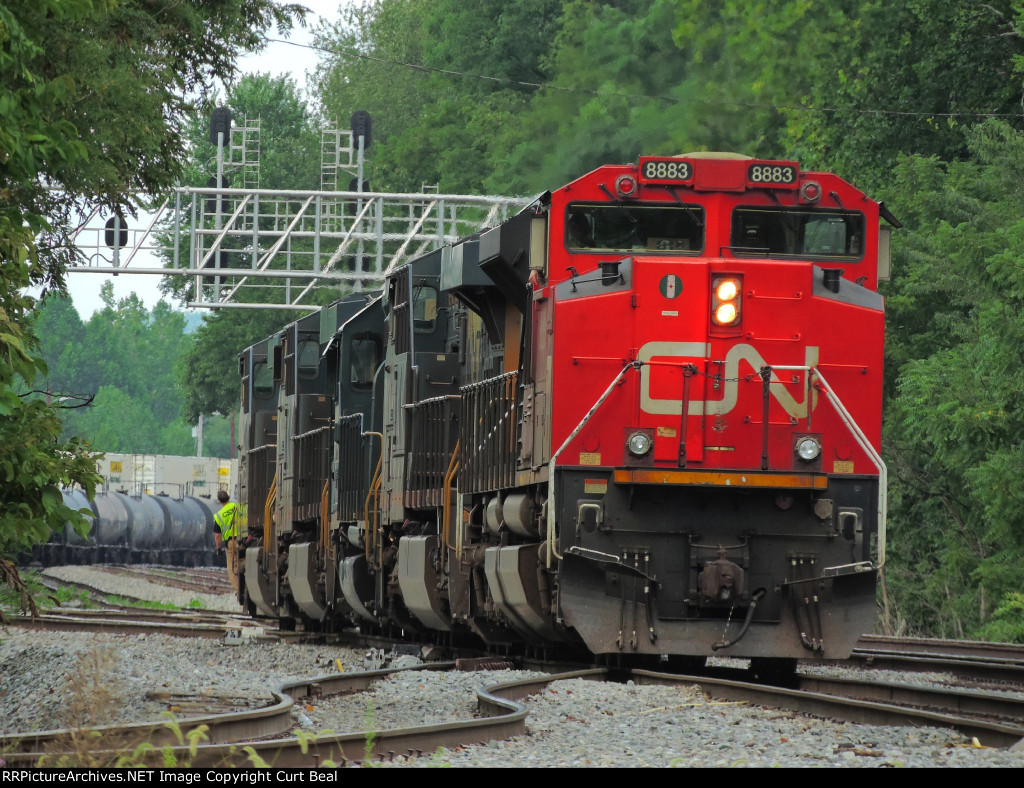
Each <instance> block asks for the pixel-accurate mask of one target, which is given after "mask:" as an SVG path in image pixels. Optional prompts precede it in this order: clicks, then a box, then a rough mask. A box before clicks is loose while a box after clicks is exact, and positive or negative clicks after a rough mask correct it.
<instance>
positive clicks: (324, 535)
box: [320, 479, 334, 559]
mask: <svg viewBox="0 0 1024 788" xmlns="http://www.w3.org/2000/svg"><path fill="white" fill-rule="evenodd" d="M330 489H331V480H330V479H325V480H324V489H323V491H322V492H321V493H320V546H321V547H322V548H323V549H324V553H325V554H326V555H327V557H328V558H331V559H333V558H334V551H333V550H332V549H331V523H330V517H331V511H330V509H331V496H330Z"/></svg>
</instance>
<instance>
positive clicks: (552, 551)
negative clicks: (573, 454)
mask: <svg viewBox="0 0 1024 788" xmlns="http://www.w3.org/2000/svg"><path fill="white" fill-rule="evenodd" d="M643 364H644V362H642V361H630V362H629V363H628V364H626V366H624V367H623V368H622V369H621V370H620V371H619V374H618V375H616V376H615V380H613V381H612V382H611V384H609V386H608V388H606V389H605V390H604V394H602V395H601V396H600V397H598V398H597V402H595V403H594V404H593V405H592V406H591V407H590V410H588V411H587V415H586V416H584V417H583V420H582V421H581V422H580V423H579V424H577V425H576V429H574V430H573V431H572V434H571V435H569V437H568V438H566V439H565V442H564V443H563V444H562V445H561V446H559V447H558V451H556V452H555V453H554V454H552V455H551V459H550V460H548V520H547V534H546V540H547V546H548V549H547V550H546V551H545V552H546V554H547V555H546V561H547V564H546V565H547V568H548V569H550V568H551V556H554V557H555V558H557V559H559V560H561V559H562V555H561V553H559V552H558V548H557V547H556V544H557V543H558V539H557V537H556V536H555V460H557V459H558V455H559V454H561V453H562V452H563V451H565V450H566V448H568V446H569V444H570V443H572V442H573V440H574V439H575V438H576V436H577V435H579V434H580V430H582V429H583V428H584V427H585V426H586V424H587V422H588V421H590V418H591V417H592V416H593V415H594V414H595V413H596V412H597V409H598V408H600V407H601V406H602V405H603V404H604V401H605V400H606V399H608V396H609V395H610V394H611V393H612V390H613V389H614V388H615V387H616V386H617V385H619V381H620V380H622V378H623V376H625V374H626V373H627V372H629V370H631V369H640V367H642V366H643Z"/></svg>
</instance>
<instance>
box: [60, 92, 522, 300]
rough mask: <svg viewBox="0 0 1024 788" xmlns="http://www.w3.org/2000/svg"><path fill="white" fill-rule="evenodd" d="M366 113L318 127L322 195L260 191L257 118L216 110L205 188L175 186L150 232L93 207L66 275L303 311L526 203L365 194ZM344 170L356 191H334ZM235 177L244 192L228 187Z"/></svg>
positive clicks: (427, 193)
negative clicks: (181, 286) (78, 262)
mask: <svg viewBox="0 0 1024 788" xmlns="http://www.w3.org/2000/svg"><path fill="white" fill-rule="evenodd" d="M370 126H371V121H370V117H369V114H368V113H366V112H364V111H359V112H356V113H354V114H353V116H352V131H348V130H338V129H329V130H324V131H323V132H322V133H321V177H320V188H321V190H320V191H288V190H275V189H261V188H259V182H260V179H259V154H260V122H259V119H258V118H257V119H253V118H246V119H244V121H243V122H242V123H241V124H239V125H234V124H233V122H232V119H231V113H230V111H228V110H227V109H226V108H224V107H218V108H217V109H215V110H214V111H213V114H212V117H211V123H210V142H211V143H212V144H213V145H214V146H216V150H217V155H216V162H215V164H216V174H215V175H213V176H211V177H210V179H209V182H208V183H207V185H206V186H205V187H200V188H196V187H182V188H178V189H176V190H175V191H174V192H173V194H172V196H170V197H169V198H167V199H166V200H165V201H164V202H163V204H162V205H161V206H160V207H159V209H158V210H157V211H156V212H155V214H151V215H149V216H148V217H147V218H148V222H147V225H146V226H145V227H138V228H136V227H130V226H128V225H127V223H126V222H125V221H124V220H123V219H122V218H121V217H119V216H111V217H110V218H109V219H107V220H106V222H105V223H104V221H103V218H102V217H100V216H99V215H98V209H97V210H94V211H93V213H92V214H91V215H90V216H89V217H87V218H86V220H85V222H83V224H82V226H81V227H80V228H79V230H78V231H77V233H76V234H75V242H76V245H77V246H78V248H79V249H81V250H82V251H83V252H84V253H85V256H86V258H87V261H88V262H87V264H86V265H85V266H80V267H77V268H73V269H71V271H72V272H79V273H80V272H93V273H101V274H113V275H115V276H116V275H119V274H124V273H131V274H150V275H159V276H177V277H184V278H185V279H186V280H187V279H191V282H186V284H187V285H188V289H189V292H190V293H191V300H189V301H188V302H187V304H186V305H187V306H188V307H193V308H195V307H205V308H241V309H307V310H310V311H312V310H315V309H318V308H319V306H318V305H316V304H312V303H310V302H311V301H312V300H313V299H312V298H311V294H312V293H313V291H314V289H323V288H324V287H325V286H326V287H330V288H333V289H334V290H335V291H336V293H337V295H341V294H342V291H343V290H348V289H356V290H360V289H363V288H366V287H370V288H372V287H374V286H377V285H379V284H380V283H381V282H382V281H383V278H384V276H385V275H386V274H387V273H388V272H389V271H390V270H391V269H393V268H395V267H396V266H399V265H401V264H402V263H404V262H406V261H408V260H411V259H413V258H415V257H418V256H419V255H421V254H424V253H426V252H429V251H431V250H433V249H436V248H438V247H440V246H443V245H444V244H446V243H451V242H453V241H457V240H458V239H460V238H464V237H466V236H467V235H471V234H473V233H475V232H478V231H480V230H484V229H486V228H488V227H493V226H494V225H495V224H497V223H499V222H502V221H504V220H505V219H507V218H508V217H509V216H511V215H512V214H514V213H516V212H517V211H519V210H520V209H522V208H524V207H526V206H527V205H528V204H530V203H531V202H532V201H533V200H532V199H529V198H522V197H486V196H474V195H465V194H437V193H431V192H430V190H429V189H428V188H426V187H425V188H424V189H423V191H422V192H421V193H407V194H392V193H387V192H371V191H369V189H368V186H369V184H368V182H367V181H366V180H364V178H363V172H364V151H365V148H366V147H367V146H368V145H369V144H370V142H369V141H370ZM345 175H354V176H355V177H353V178H352V180H351V181H350V183H349V188H350V189H351V191H339V190H338V188H337V187H338V184H339V181H340V180H341V178H342V177H343V176H345ZM232 177H234V179H235V180H236V181H239V182H240V183H241V184H242V188H231V187H230V185H229V184H230V180H229V178H232Z"/></svg>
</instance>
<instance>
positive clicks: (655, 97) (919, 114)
mask: <svg viewBox="0 0 1024 788" xmlns="http://www.w3.org/2000/svg"><path fill="white" fill-rule="evenodd" d="M267 43H270V44H287V45H289V46H293V47H299V48H300V49H311V50H314V51H317V52H323V53H325V54H328V55H338V56H346V57H354V58H358V59H360V60H371V61H374V62H377V63H384V64H387V65H392V66H401V67H403V68H409V69H413V70H415V71H423V72H428V73H433V74H444V75H447V76H454V77H465V78H467V79H479V80H482V81H486V82H496V83H500V84H504V85H514V86H519V87H527V88H534V89H537V90H558V91H562V92H565V93H579V94H584V95H588V96H614V97H616V98H624V99H630V100H646V101H663V102H665V103H668V104H683V103H686V100H684V99H679V98H675V97H674V96H665V95H662V94H648V93H626V92H619V91H602V90H592V89H589V88H580V87H572V86H566V85H553V84H551V83H550V82H525V81H523V80H518V79H511V78H509V77H493V76H488V75H486V74H475V73H473V72H469V71H457V70H454V69H446V68H437V67H436V66H427V65H423V64H421V63H408V62H406V61H402V60H393V59H390V58H384V57H379V56H376V55H369V54H366V53H364V52H359V51H358V50H354V49H341V48H330V47H322V46H317V45H316V44H303V43H299V42H296V41H286V40H285V39H280V38H268V39H267ZM701 103H702V104H707V105H710V106H723V107H744V108H747V109H760V110H786V111H796V112H820V113H832V114H851V115H879V116H890V117H913V118H975V119H985V118H1019V117H1021V113H1016V112H925V111H910V110H895V109H875V108H868V109H858V108H855V107H811V106H807V105H805V104H801V105H791V104H761V103H756V102H745V101H723V100H710V99H702V100H701ZM1022 104H1024V98H1022Z"/></svg>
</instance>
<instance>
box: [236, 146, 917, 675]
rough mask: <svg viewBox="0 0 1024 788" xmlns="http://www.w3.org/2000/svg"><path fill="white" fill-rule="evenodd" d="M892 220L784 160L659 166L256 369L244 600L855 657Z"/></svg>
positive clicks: (646, 642) (680, 649)
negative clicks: (880, 286) (882, 289)
mask: <svg viewBox="0 0 1024 788" xmlns="http://www.w3.org/2000/svg"><path fill="white" fill-rule="evenodd" d="M882 221H888V222H889V224H892V225H896V226H898V225H897V223H896V221H895V219H894V218H893V217H892V216H891V214H889V213H888V211H887V210H886V209H885V208H884V206H882V205H880V204H879V203H877V202H875V201H872V200H871V199H869V198H868V197H867V196H866V195H864V194H863V193H862V192H860V191H858V190H857V189H855V188H854V187H853V186H851V185H850V184H848V183H846V182H845V181H843V180H842V179H840V178H838V177H836V176H835V175H830V174H827V173H818V172H813V173H812V172H802V171H801V170H800V169H799V166H798V165H797V164H796V163H794V162H787V161H761V160H754V159H750V158H747V157H742V156H737V155H732V154H711V153H707V154H692V155H686V156H681V157H643V158H641V159H640V161H639V162H638V164H635V165H623V166H605V167H601V168H600V169H597V170H595V171H594V172H592V173H590V174H588V175H585V176H583V177H582V178H579V179H578V180H576V181H573V182H572V183H570V184H569V185H567V186H564V187H562V188H561V189H559V190H557V191H555V192H552V193H550V194H545V195H543V196H542V197H541V198H539V199H538V201H537V202H536V203H535V204H534V205H533V206H531V207H530V208H528V209H527V210H525V211H523V212H522V213H520V214H519V215H517V216H515V217H513V218H512V219H510V220H509V221H507V222H505V223H503V224H501V225H499V226H498V227H495V228H493V229H491V230H488V231H486V232H484V233H481V234H479V235H476V236H473V237H470V238H467V239H464V240H462V241H460V242H458V243H456V244H453V245H451V246H448V247H444V248H442V249H439V250H437V251H435V252H432V253H430V254H428V255H426V256H424V257H422V258H419V259H417V260H415V261H413V262H411V263H409V264H408V265H406V266H404V267H402V268H400V269H398V270H396V271H394V272H393V273H392V274H391V275H390V276H389V278H388V280H387V287H386V289H385V291H384V292H383V293H382V294H381V295H380V296H378V297H377V298H375V299H372V300H370V301H369V303H366V302H365V299H362V298H361V297H356V298H350V299H347V300H346V301H343V302H339V304H336V305H335V306H333V307H330V308H328V310H325V312H324V313H323V314H321V315H320V316H319V317H317V318H316V320H314V319H313V318H307V319H305V320H304V321H300V322H299V323H295V324H293V325H292V326H289V327H288V328H287V329H285V330H284V331H283V332H282V333H281V334H279V335H277V336H275V337H272V338H270V339H269V340H267V341H266V342H264V343H261V344H260V345H258V346H255V347H254V348H250V349H249V350H248V351H246V353H245V354H243V357H242V371H243V375H244V380H245V387H246V388H245V396H244V399H243V402H244V404H245V408H244V409H245V421H246V423H247V424H248V428H247V429H246V431H245V434H246V439H245V440H246V445H245V447H244V448H245V450H246V451H245V457H248V458H249V461H248V465H246V461H245V457H243V464H242V469H241V474H242V476H243V484H245V485H246V487H245V490H243V496H244V498H245V500H246V501H247V502H248V504H249V507H248V508H249V536H248V539H246V540H244V542H243V544H242V547H241V550H242V551H243V553H244V555H243V556H242V558H243V561H242V564H241V565H242V566H243V567H244V572H245V573H246V577H245V582H244V583H243V584H242V588H243V591H242V592H241V600H242V601H243V602H244V603H247V604H249V605H250V608H251V609H252V610H254V611H255V610H256V609H260V610H262V611H264V612H268V613H271V614H274V615H277V616H278V617H280V618H281V619H282V620H283V621H285V622H289V623H290V622H296V623H299V622H301V623H302V624H303V625H305V626H318V627H337V626H345V625H348V624H351V623H355V624H358V625H360V626H361V627H364V628H371V629H379V630H382V631H383V630H391V631H397V630H402V631H405V632H409V631H418V632H419V633H420V634H421V635H429V636H432V637H434V639H436V640H438V641H441V642H453V643H454V642H457V641H459V640H460V639H461V638H462V636H463V635H468V634H470V633H472V634H473V635H475V636H477V637H479V638H481V639H482V640H484V641H485V642H486V643H487V644H489V645H490V646H492V647H494V648H497V649H501V650H506V651H510V650H514V649H517V648H521V649H528V650H532V651H535V652H537V651H541V652H547V651H548V650H550V649H553V648H556V647H560V646H565V647H573V646H583V647H585V649H586V650H588V651H589V652H591V653H593V654H595V655H600V657H601V658H602V659H604V660H605V661H608V662H644V661H662V662H665V661H673V660H675V659H677V658H689V657H693V658H702V657H706V656H709V655H712V654H719V655H723V656H736V657H743V658H750V659H754V660H762V659H780V658H782V659H793V658H797V657H803V658H814V657H822V658H834V657H843V656H847V655H848V654H849V652H850V650H851V648H852V646H853V644H854V642H855V641H856V639H857V638H858V636H859V635H860V634H862V633H864V632H869V631H870V630H871V629H872V626H873V621H874V615H875V584H876V579H877V574H878V571H879V568H880V566H881V565H882V564H883V562H884V550H885V542H884V527H885V495H884V491H885V469H884V465H882V463H881V460H880V458H879V455H878V451H879V446H880V432H881V397H882V350H883V330H884V314H883V305H882V298H881V297H880V296H879V295H878V293H877V283H878V280H879V278H880V277H883V278H884V276H885V275H886V274H887V269H888V264H889V258H888V237H889V228H888V227H885V226H883V225H882ZM317 327H318V328H319V330H317ZM307 346H308V347H307ZM303 358H305V359H307V361H306V364H307V366H306V367H305V368H304V367H303V366H302V364H303V362H302V360H301V359H303ZM288 359H291V362H289V361H288ZM317 365H319V368H318V367H317ZM264 367H265V368H266V369H265V372H270V371H271V370H272V371H273V375H272V376H271V375H269V374H262V373H261V371H263V370H264ZM303 369H305V372H303V371H302V370H303ZM271 378H272V379H273V382H271ZM257 380H263V382H262V383H261V384H260V385H259V387H258V391H257V388H254V386H255V381H257ZM261 398H262V399H261ZM261 401H262V402H263V403H265V404H266V405H268V406H269V407H265V408H264V411H265V412H264V413H263V414H262V415H261V412H260V410H259V403H260V402H261ZM271 411H274V412H276V413H279V414H281V416H282V417H281V418H276V419H272V418H271V417H270V416H269V415H267V414H268V413H270V412H271ZM303 414H305V415H303ZM317 419H319V421H317ZM257 432H259V434H257ZM314 433H316V435H319V436H322V437H318V438H316V439H315V440H314V439H313V437H311V436H313V435H314ZM271 438H272V439H273V443H271V442H270V441H271ZM261 447H262V448H261ZM272 447H273V450H271V449H272ZM314 454H315V456H314ZM307 455H308V456H307ZM247 467H248V468H249V472H247V471H246V468H247ZM275 475H276V477H277V479H278V480H280V483H278V482H272V481H271V478H272V477H273V476H275ZM257 477H258V480H257ZM303 491H305V492H303ZM321 491H322V495H320V494H321ZM272 492H273V497H272V498H271V497H270V494H271V493H272ZM303 496H305V497H303ZM318 496H319V497H318Z"/></svg>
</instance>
